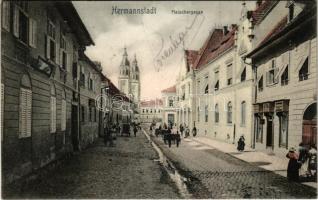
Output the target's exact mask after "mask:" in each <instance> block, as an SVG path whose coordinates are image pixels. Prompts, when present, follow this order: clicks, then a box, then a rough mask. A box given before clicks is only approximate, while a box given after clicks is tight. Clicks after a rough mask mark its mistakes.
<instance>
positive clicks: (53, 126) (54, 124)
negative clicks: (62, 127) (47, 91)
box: [50, 96, 56, 133]
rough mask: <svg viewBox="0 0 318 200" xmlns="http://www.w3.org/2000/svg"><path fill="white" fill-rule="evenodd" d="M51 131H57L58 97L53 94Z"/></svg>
mask: <svg viewBox="0 0 318 200" xmlns="http://www.w3.org/2000/svg"><path fill="white" fill-rule="evenodd" d="M50 102H51V106H50V107H51V117H50V119H51V133H55V132H56V97H54V96H51V101H50Z"/></svg>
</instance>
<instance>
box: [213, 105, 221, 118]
mask: <svg viewBox="0 0 318 200" xmlns="http://www.w3.org/2000/svg"><path fill="white" fill-rule="evenodd" d="M219 117H220V113H219V105H218V104H215V110H214V122H215V123H219Z"/></svg>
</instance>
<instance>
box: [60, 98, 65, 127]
mask: <svg viewBox="0 0 318 200" xmlns="http://www.w3.org/2000/svg"><path fill="white" fill-rule="evenodd" d="M65 129H66V100H65V99H63V100H62V108H61V130H62V131H65Z"/></svg>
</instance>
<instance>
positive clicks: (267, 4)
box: [251, 0, 278, 25]
mask: <svg viewBox="0 0 318 200" xmlns="http://www.w3.org/2000/svg"><path fill="white" fill-rule="evenodd" d="M277 3H278V1H277V0H265V1H263V2H262V4H261V5H260V6H259V7H258V8H256V10H254V11H252V12H251V17H252V18H253V20H252V23H253V25H257V24H260V23H261V22H262V20H263V19H264V17H265V16H266V15H267V13H268V12H269V11H270V10H271V9H272V8H273V7H274V6H275V5H276V4H277Z"/></svg>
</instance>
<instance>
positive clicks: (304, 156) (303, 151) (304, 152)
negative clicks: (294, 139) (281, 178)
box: [298, 142, 309, 175]
mask: <svg viewBox="0 0 318 200" xmlns="http://www.w3.org/2000/svg"><path fill="white" fill-rule="evenodd" d="M298 151H299V158H298V162H299V163H300V164H301V168H300V175H306V174H307V169H306V167H307V168H308V163H307V160H308V151H309V150H308V148H307V147H306V146H305V145H304V143H303V142H301V143H299V147H298ZM305 163H306V164H305Z"/></svg>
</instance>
